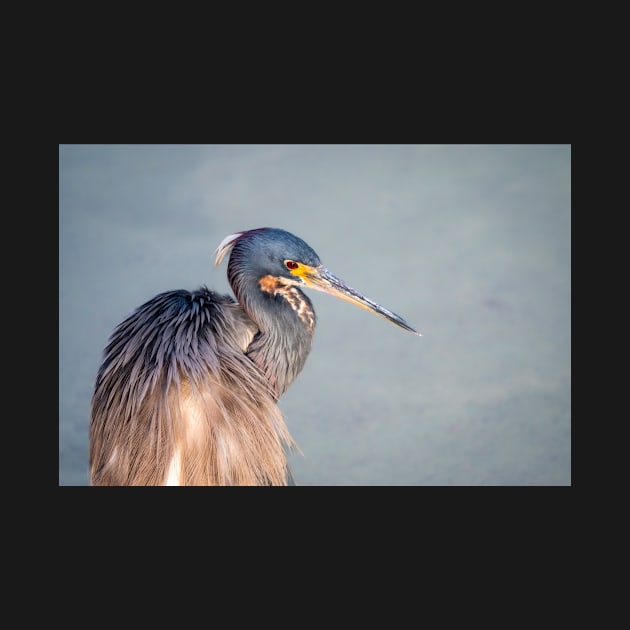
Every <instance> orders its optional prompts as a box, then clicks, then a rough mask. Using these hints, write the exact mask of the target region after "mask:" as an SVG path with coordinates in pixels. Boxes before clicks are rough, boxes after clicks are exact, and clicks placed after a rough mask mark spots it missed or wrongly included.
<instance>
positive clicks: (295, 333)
mask: <svg viewBox="0 0 630 630" xmlns="http://www.w3.org/2000/svg"><path fill="white" fill-rule="evenodd" d="M215 254H216V259H215V266H217V265H219V264H220V263H221V261H222V260H223V259H224V258H225V257H226V256H227V255H228V254H230V256H229V261H228V265H227V277H228V282H229V284H230V286H231V288H232V291H233V292H234V297H232V296H230V295H221V294H218V293H216V292H214V291H211V290H209V289H208V288H207V287H206V286H205V285H203V286H201V287H200V288H199V289H197V290H194V291H187V290H172V291H166V292H164V293H160V294H159V295H156V296H155V297H154V298H152V299H150V300H149V301H148V302H146V303H145V304H143V305H142V306H139V307H138V308H137V309H135V310H134V311H133V312H132V313H131V314H129V315H128V316H127V317H126V318H125V319H123V321H122V322H121V323H120V324H119V325H118V326H116V327H115V328H114V331H113V332H112V334H111V336H110V338H109V340H108V343H107V345H106V347H105V350H104V352H103V358H102V363H101V365H100V367H99V369H98V373H97V376H96V382H95V385H94V393H93V396H92V402H91V416H90V436H89V475H90V485H93V486H187V485H193V486H194V485H196V486H211V485H250V486H253V485H256V486H257V485H266V486H276V485H295V483H294V480H293V478H292V473H291V470H290V467H289V464H288V457H287V453H288V452H290V451H291V450H292V449H298V450H299V448H298V447H297V444H296V443H295V442H294V440H293V438H292V437H291V435H290V433H289V430H288V428H287V425H286V423H285V420H284V417H283V414H282V413H281V411H280V408H279V406H278V400H279V398H280V397H281V396H282V394H283V393H284V392H285V391H286V390H287V388H288V387H289V386H290V385H291V383H292V382H293V381H294V380H295V378H296V377H297V376H298V374H299V373H300V372H301V371H302V368H303V367H304V364H305V361H306V358H307V357H308V355H309V353H310V351H311V347H312V344H313V333H314V331H315V325H316V316H315V311H314V309H313V305H312V303H311V301H310V299H309V298H308V296H307V295H306V294H305V293H304V292H303V291H302V289H303V288H310V289H315V290H318V291H323V292H324V293H328V294H330V295H332V296H335V297H338V298H341V299H343V300H346V301H348V302H350V303H352V304H354V305H356V306H359V307H361V308H364V309H366V310H368V311H370V312H372V313H375V314H376V315H379V316H381V317H383V318H385V319H386V320H388V321H390V322H392V323H394V324H396V325H397V326H400V327H401V328H403V329H405V330H407V331H410V332H412V333H414V334H416V335H420V333H418V332H417V331H416V330H415V329H414V328H413V327H412V326H410V325H409V324H408V323H407V322H406V321H405V320H404V319H403V318H402V317H400V315H397V314H396V313H393V312H392V311H390V310H388V309H386V308H384V307H383V306H381V305H379V304H377V303H376V302H374V301H372V300H370V299H369V298H367V297H365V296H364V295H363V294H362V293H360V292H359V291H357V290H355V289H353V288H352V287H350V286H349V285H348V284H346V283H345V282H344V281H343V280H341V279H340V278H338V277H337V276H335V275H333V274H332V273H331V272H330V271H328V269H327V268H326V267H324V265H323V264H322V262H321V260H320V258H319V256H318V255H317V254H316V253H315V251H314V250H313V249H312V248H311V247H310V246H309V245H307V244H306V243H305V242H304V241H303V240H302V239H300V238H298V237H297V236H295V235H293V234H291V233H290V232H287V231H285V230H282V229H278V228H257V229H252V230H246V231H241V232H236V233H234V234H230V235H229V236H227V237H226V238H224V239H223V240H222V241H221V243H220V244H219V246H218V247H217V249H216V251H215Z"/></svg>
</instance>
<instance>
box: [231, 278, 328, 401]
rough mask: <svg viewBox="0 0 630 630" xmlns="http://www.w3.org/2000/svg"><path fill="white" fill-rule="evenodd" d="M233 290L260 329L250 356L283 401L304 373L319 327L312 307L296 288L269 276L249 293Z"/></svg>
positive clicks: (250, 347) (251, 345) (248, 354)
mask: <svg viewBox="0 0 630 630" xmlns="http://www.w3.org/2000/svg"><path fill="white" fill-rule="evenodd" d="M233 288H234V289H235V291H234V293H235V295H236V297H237V299H238V301H239V303H240V304H241V305H242V306H243V309H244V310H245V312H246V313H247V315H248V316H249V317H250V319H251V320H252V321H253V322H254V323H255V324H256V325H257V326H258V330H259V333H258V334H257V335H256V336H255V337H254V339H253V341H252V342H251V344H250V345H249V347H248V348H247V356H249V358H250V359H251V360H252V361H253V362H254V363H255V364H256V365H257V366H258V367H259V368H260V369H261V370H262V371H263V372H264V374H265V376H266V377H267V380H268V382H269V383H270V385H271V387H272V388H273V390H274V391H275V392H276V396H277V398H280V396H281V395H282V394H283V393H284V392H285V391H286V390H287V389H288V388H289V386H290V385H291V383H292V382H293V381H294V380H295V378H296V377H297V375H298V374H299V373H300V372H301V371H302V368H303V367H304V364H305V362H306V359H307V357H308V355H309V353H310V351H311V347H312V345H313V334H314V332H315V324H316V317H315V311H314V310H313V305H312V304H311V301H310V300H309V298H308V297H307V296H306V295H305V294H304V293H303V292H302V291H300V290H299V289H298V288H297V287H296V286H293V285H289V284H286V283H283V282H282V281H281V280H279V279H277V278H272V277H270V276H266V277H264V278H262V279H261V280H259V281H258V282H254V283H251V284H250V286H249V287H248V288H247V289H246V290H241V291H239V290H238V289H239V288H241V287H233ZM239 293H240V295H239Z"/></svg>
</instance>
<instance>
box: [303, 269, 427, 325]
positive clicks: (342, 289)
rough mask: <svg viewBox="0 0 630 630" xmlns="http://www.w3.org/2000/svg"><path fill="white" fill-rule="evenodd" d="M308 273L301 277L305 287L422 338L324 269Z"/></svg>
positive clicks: (398, 316)
mask: <svg viewBox="0 0 630 630" xmlns="http://www.w3.org/2000/svg"><path fill="white" fill-rule="evenodd" d="M309 271H312V272H311V273H308V274H304V275H303V276H302V277H303V278H304V281H305V283H306V286H308V287H310V288H311V289H316V290H317V291H322V292H324V293H328V294H329V295H333V296H335V297H338V298H341V299H342V300H345V301H346V302H350V304H355V305H356V306H360V307H361V308H364V309H365V310H366V311H370V312H371V313H375V314H376V315H380V316H381V317H383V318H385V319H387V320H389V321H390V322H392V323H393V324H396V325H397V326H400V327H401V328H404V329H405V330H408V331H410V332H412V333H414V334H416V335H418V336H419V337H422V334H421V333H419V332H418V331H417V330H415V328H413V327H412V326H410V325H409V324H408V323H407V322H406V321H405V320H404V319H403V318H402V317H401V316H400V315H396V313H392V311H390V310H388V309H386V308H385V307H384V306H381V305H380V304H377V303H376V302H373V301H372V300H370V299H369V298H367V297H365V295H363V294H361V293H359V292H358V291H357V290H356V289H353V288H352V287H350V286H348V285H347V284H346V283H345V282H344V281H343V280H341V278H337V276H335V275H333V274H332V273H330V271H328V269H325V268H324V267H317V268H311V269H310V270H309Z"/></svg>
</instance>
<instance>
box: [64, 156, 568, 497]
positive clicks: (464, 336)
mask: <svg viewBox="0 0 630 630" xmlns="http://www.w3.org/2000/svg"><path fill="white" fill-rule="evenodd" d="M570 190H571V147H570V145H516V146H515V145H462V146H459V145H445V146H442V145H426V146H425V145H420V146H419V145H218V146H216V145H61V146H60V147H59V239H60V241H59V484H60V485H87V483H88V475H87V470H88V461H87V448H88V427H89V405H90V398H91V395H92V388H93V384H94V378H95V375H96V372H97V370H98V366H99V363H100V360H101V353H102V351H103V348H104V347H105V344H106V343H107V339H108V337H109V335H110V333H111V332H112V329H113V328H114V326H115V325H116V324H117V323H119V322H120V321H121V319H122V318H123V317H125V315H126V314H128V313H129V312H130V311H132V310H133V309H134V308H135V307H136V306H139V305H140V304H142V303H143V302H145V301H146V300H148V299H150V298H151V297H153V296H154V295H155V294H156V293H159V292H161V291H166V290H169V289H195V288H197V287H198V286H200V285H202V284H206V285H208V287H209V288H211V289H216V290H219V291H223V292H226V293H227V292H229V293H231V290H230V288H229V286H228V284H227V280H226V264H225V262H224V263H223V264H222V265H221V266H219V267H216V268H215V267H214V266H213V265H214V249H215V248H216V246H217V245H218V244H219V242H220V241H221V240H222V239H223V238H224V237H225V236H226V235H228V234H231V233H233V232H235V231H239V230H244V229H251V228H255V227H264V226H269V227H280V228H283V229H286V230H289V231H290V232H293V233H294V234H296V235H297V236H299V237H301V238H302V239H304V240H305V241H306V242H307V243H308V244H309V245H311V247H313V249H315V251H316V252H317V253H318V254H319V256H320V258H321V259H322V261H323V263H324V265H325V266H327V267H328V268H329V269H330V270H331V271H332V272H333V273H334V274H336V275H338V276H339V277H341V278H343V279H344V280H346V281H347V282H348V283H349V284H350V285H351V286H353V287H354V288H356V289H358V290H360V291H362V292H363V293H364V294H365V295H367V296H368V297H370V298H371V299H372V300H374V301H376V302H379V303H380V304H382V305H384V306H385V307H387V308H389V309H390V310H393V311H394V312H396V313H399V314H400V315H402V316H403V317H404V318H405V319H406V320H407V321H409V322H410V323H411V324H412V325H413V326H415V327H416V329H417V330H419V331H420V332H422V333H423V336H422V337H416V336H414V335H412V334H410V333H408V332H406V331H404V330H402V329H400V328H398V327H396V326H394V325H392V324H390V323H388V322H386V321H385V320H383V319H381V318H378V317H375V316H374V315H371V314H369V313H367V312H366V311H363V310H361V309H358V308H356V307H353V306H351V305H349V304H347V303H346V302H342V301H340V300H335V299H334V298H332V297H329V296H327V295H324V294H321V293H316V292H310V293H309V296H310V297H311V300H312V301H313V304H314V306H315V309H316V311H317V315H318V327H317V331H316V334H315V343H314V347H313V351H312V353H311V355H310V357H309V359H308V360H307V363H306V367H305V369H304V371H303V372H302V373H301V375H300V376H299V377H298V379H297V381H296V382H295V383H294V384H293V385H292V386H291V388H290V389H289V391H288V392H287V393H286V394H285V395H284V396H283V397H282V398H281V400H280V406H281V408H282V410H283V412H284V415H285V418H286V421H287V425H288V427H289V430H290V431H291V434H292V435H293V437H294V439H295V440H296V442H297V443H298V445H299V446H300V448H301V450H302V454H298V453H296V454H293V455H291V457H290V462H291V466H292V469H293V472H294V475H295V477H296V480H297V483H298V485H307V486H308V485H570V484H571V192H570Z"/></svg>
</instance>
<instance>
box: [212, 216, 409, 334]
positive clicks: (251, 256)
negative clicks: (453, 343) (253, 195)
mask: <svg viewBox="0 0 630 630" xmlns="http://www.w3.org/2000/svg"><path fill="white" fill-rule="evenodd" d="M230 250H231V251H232V253H231V255H230V261H229V264H228V278H229V280H230V284H231V285H232V288H233V289H234V292H235V294H236V296H237V298H238V299H239V301H242V302H243V303H245V304H247V303H248V301H249V300H251V299H252V298H253V296H254V295H255V294H256V293H257V292H258V293H260V292H263V293H272V294H273V291H275V290H279V289H280V288H288V287H297V288H310V289H316V290H317V291H322V292H324V293H328V294H329V295H333V296H335V297H338V298H341V299H342V300H346V301H347V302H350V303H351V304H355V305H356V306H360V307H361V308H364V309H366V310H368V311H370V312H372V313H375V314H376V315H380V316H381V317H384V318H385V319H387V320H388V321H390V322H392V323H394V324H396V325H397V326H400V327H401V328H404V329H405V330H409V331H410V332H413V333H415V334H416V335H420V333H418V332H417V331H416V330H414V328H412V326H410V325H409V324H408V323H407V322H406V321H405V320H404V319H403V318H402V317H400V315H397V314H396V313H393V312H392V311H390V310H388V309H386V308H384V307H383V306H381V305H380V304H377V303H376V302H374V301H372V300H370V299H369V298H367V297H365V296H364V295H363V294H361V293H360V292H358V291H357V290H356V289H353V288H352V287H350V286H348V285H347V284H346V283H345V282H344V281H343V280H341V279H340V278H337V277H336V276H335V275H333V274H332V273H331V272H330V271H328V269H326V268H325V267H324V266H323V264H322V262H321V260H320V259H319V256H318V255H317V253H316V252H315V251H314V250H313V249H312V248H311V247H310V246H309V245H308V244H307V243H305V242H304V241H303V240H302V239H301V238H298V237H297V236H295V235H294V234H291V233H290V232H286V231H285V230H280V229H276V228H258V229H255V230H248V231H245V232H237V233H236V234H230V235H229V236H227V237H226V238H225V239H223V241H222V242H221V243H220V245H219V246H218V248H217V250H216V255H217V256H216V264H217V265H218V264H219V263H220V262H221V261H222V260H223V258H224V257H225V255H226V254H227V253H228V252H230ZM309 304H310V303H309Z"/></svg>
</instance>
